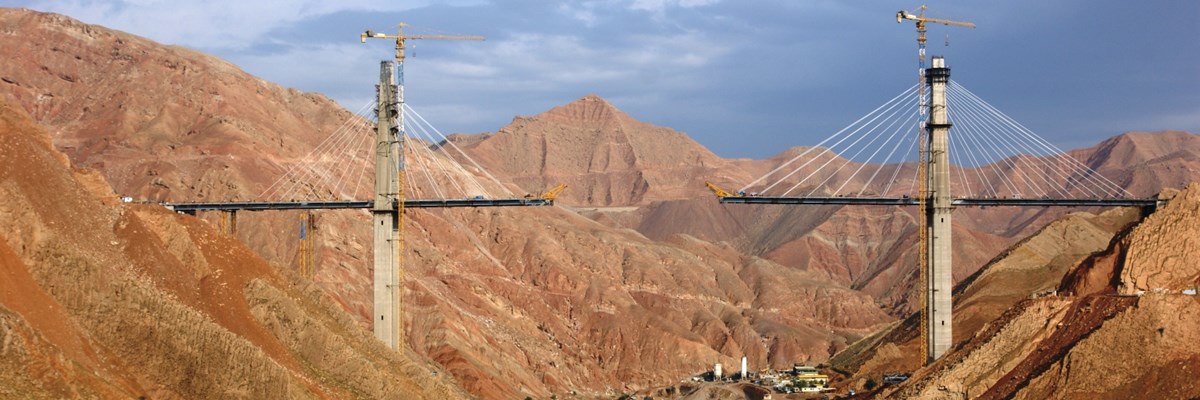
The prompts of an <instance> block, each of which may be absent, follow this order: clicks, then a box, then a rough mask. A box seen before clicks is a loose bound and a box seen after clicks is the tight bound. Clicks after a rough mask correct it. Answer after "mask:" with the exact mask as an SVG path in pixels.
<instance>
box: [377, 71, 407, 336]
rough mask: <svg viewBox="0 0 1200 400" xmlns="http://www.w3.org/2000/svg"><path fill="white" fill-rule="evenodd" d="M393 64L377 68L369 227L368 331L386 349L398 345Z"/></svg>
mask: <svg viewBox="0 0 1200 400" xmlns="http://www.w3.org/2000/svg"><path fill="white" fill-rule="evenodd" d="M393 68H394V67H393V63H392V62H390V61H384V62H382V63H381V65H380V66H379V86H378V87H377V88H376V94H377V95H378V98H377V99H376V100H377V102H376V104H378V107H379V108H378V109H377V110H376V113H377V114H376V115H377V117H378V121H377V122H376V124H375V206H374V207H373V208H371V226H372V227H373V230H374V236H375V244H374V251H375V271H374V282H375V284H374V298H375V300H374V316H373V318H372V320H373V321H372V324H371V325H372V330H373V331H374V332H375V337H376V338H378V339H379V340H381V341H383V342H384V343H385V344H387V345H388V347H390V348H392V349H397V348H398V347H399V345H400V340H399V339H400V323H399V322H400V321H399V318H400V313H399V310H398V308H399V305H400V298H399V296H400V293H401V291H400V278H399V275H400V273H399V272H400V271H399V270H398V265H397V257H399V254H398V253H399V251H398V248H399V246H400V243H399V239H398V233H399V232H398V229H397V228H398V225H399V212H398V210H397V208H396V205H395V202H396V200H397V199H398V197H399V193H398V190H397V189H398V188H397V185H398V184H397V182H396V180H397V173H398V170H397V169H398V165H400V164H399V163H400V158H399V152H400V146H399V140H398V136H399V135H398V134H399V133H400V129H399V122H397V121H396V118H397V116H398V115H399V110H400V109H399V104H398V98H397V91H396V81H395V77H394V75H393V72H392V71H393Z"/></svg>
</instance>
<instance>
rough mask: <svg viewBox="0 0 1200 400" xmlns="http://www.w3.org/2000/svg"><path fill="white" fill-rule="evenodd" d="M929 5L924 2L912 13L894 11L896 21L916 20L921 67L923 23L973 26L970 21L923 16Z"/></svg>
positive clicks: (923, 54)
mask: <svg viewBox="0 0 1200 400" xmlns="http://www.w3.org/2000/svg"><path fill="white" fill-rule="evenodd" d="M927 8H929V7H927V6H925V5H924V4H922V5H921V7H919V8H917V10H918V11H917V13H916V14H913V13H911V12H908V11H904V10H900V11H896V23H897V24H898V23H901V22H904V20H911V21H916V22H917V47H918V48H919V49H920V51H919V54H918V57H920V59H921V68H924V67H925V23H927V22H929V23H935V24H942V25H947V26H961V27H965V28H974V27H975V24H974V23H971V22H963V21H952V20H948V19H938V18H928V17H926V16H925V9H927Z"/></svg>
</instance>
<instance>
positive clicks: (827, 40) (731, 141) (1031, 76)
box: [0, 0, 1200, 158]
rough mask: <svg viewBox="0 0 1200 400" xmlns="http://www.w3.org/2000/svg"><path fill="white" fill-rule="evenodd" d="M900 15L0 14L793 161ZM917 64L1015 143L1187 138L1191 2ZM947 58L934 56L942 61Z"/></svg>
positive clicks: (969, 6)
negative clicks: (575, 109) (381, 71)
mask: <svg viewBox="0 0 1200 400" xmlns="http://www.w3.org/2000/svg"><path fill="white" fill-rule="evenodd" d="M919 4H920V3H919V2H913V1H903V2H901V1H890V0H889V1H869V2H868V1H854V2H852V1H834V0H812V1H799V0H795V1H783V0H777V1H768V0H763V1H733V0H724V1H722V0H581V1H545V0H513V1H501V0H494V1H484V0H461V1H420V0H415V1H391V0H389V1H360V0H344V1H336V2H335V1H316V0H272V1H253V0H252V1H247V0H232V1H226V0H210V1H175V0H127V1H89V0H51V1H12V0H0V5H5V6H16V7H28V8H33V9H37V10H42V11H53V12H59V13H63V14H66V15H68V16H71V17H74V18H77V19H80V20H82V21H84V22H88V23H94V24H100V25H104V26H108V27H112V28H116V29H120V30H123V31H126V32H130V33H133V34H137V35H141V36H145V37H148V38H150V39H152V40H156V41H159V42H163V43H170V44H177V45H182V46H186V47H190V48H194V49H198V50H202V51H204V52H207V53H211V54H214V55H217V56H219V57H222V58H225V59H227V60H230V61H232V62H233V63H235V64H237V65H239V66H241V67H242V68H243V69H245V70H246V71H248V72H250V73H251V74H254V75H257V76H261V77H263V78H265V79H267V80H270V81H274V82H277V83H279V84H282V85H284V86H288V87H295V88H298V89H301V90H305V91H314V92H320V93H324V94H326V95H328V96H329V97H332V98H334V99H336V100H337V101H339V102H340V103H341V104H342V105H343V106H346V107H347V108H350V109H352V110H353V109H358V108H359V107H360V106H362V105H363V104H365V103H366V102H368V101H370V99H371V97H372V96H373V95H374V94H373V91H374V83H375V81H376V80H377V79H378V62H379V60H382V59H387V58H390V57H391V56H392V42H389V41H386V40H374V41H368V43H366V44H362V43H359V40H358V34H359V32H362V31H363V30H366V29H373V30H376V31H380V32H388V33H394V32H395V27H396V24H397V23H399V22H401V21H403V22H406V23H408V24H409V28H407V30H406V33H408V34H451V35H482V36H485V37H486V38H487V39H486V41H484V42H474V41H434V40H429V41H410V42H409V44H410V45H415V46H411V47H412V48H410V50H409V52H408V56H409V58H408V60H407V63H406V66H405V68H406V69H405V74H406V78H407V79H406V88H407V90H406V93H407V99H408V102H409V104H410V105H411V106H412V107H413V108H415V109H416V110H417V111H418V112H420V113H422V114H423V115H424V116H425V118H426V119H428V120H430V121H431V122H432V123H433V124H434V125H435V126H437V127H438V128H439V129H440V130H442V131H443V132H446V133H451V132H463V133H479V132H492V131H496V130H497V129H499V128H501V127H503V126H504V125H506V124H507V123H509V122H510V121H511V120H512V118H513V117H514V116H517V115H534V114H538V113H541V112H543V111H546V110H547V109H549V108H552V107H554V106H557V105H562V104H565V103H568V102H570V101H572V100H575V99H577V98H579V97H582V96H585V95H588V94H596V95H599V96H601V97H604V98H606V99H608V100H609V101H610V102H612V103H613V104H614V105H616V106H617V107H618V108H620V109H621V110H622V111H625V112H626V113H629V114H630V115H632V116H633V117H635V118H637V119H640V120H642V121H646V122H650V123H653V124H657V125H663V126H668V127H671V128H674V129H676V130H679V131H682V132H685V133H687V134H688V135H690V136H691V137H693V138H695V139H696V140H698V141H699V142H700V143H701V144H703V145H705V146H707V147H708V148H710V149H711V150H713V151H714V152H716V153H717V154H719V155H721V156H725V157H752V158H764V157H768V156H770V155H773V154H775V153H777V152H779V151H781V150H782V149H784V148H787V147H791V146H796V145H812V144H816V143H818V142H820V141H821V139H822V138H824V137H827V136H829V135H830V134H832V133H834V132H836V131H837V130H839V129H841V128H842V127H844V126H846V125H848V124H849V123H851V122H852V121H854V120H855V119H857V118H858V117H860V116H862V115H864V114H866V113H867V112H869V111H871V110H872V109H874V108H875V107H876V106H878V105H880V104H882V103H883V102H885V101H886V100H888V99H890V98H892V97H893V96H894V95H896V94H898V93H900V92H901V91H903V90H905V89H906V88H908V87H910V86H912V85H913V84H914V83H916V81H917V75H916V74H917V69H918V68H917V56H916V33H915V32H914V26H913V24H912V23H910V22H905V23H903V24H897V23H896V21H895V13H896V11H897V10H900V9H909V10H911V9H914V8H915V7H916V6H918V5H919ZM928 4H929V11H928V16H930V17H942V18H951V19H959V20H968V21H972V22H975V23H976V24H978V28H976V29H966V28H947V27H944V26H940V25H937V26H930V29H929V39H930V40H929V53H930V54H931V55H934V54H944V55H945V56H946V58H947V62H948V64H949V66H950V67H951V68H952V69H953V79H954V80H955V81H957V82H958V83H960V84H962V85H963V86H964V87H967V88H970V89H971V90H972V91H974V92H975V93H976V94H978V95H980V96H981V97H983V98H984V99H986V100H987V101H989V102H990V103H991V104H993V105H994V106H996V107H997V108H999V109H1000V110H1003V111H1004V112H1006V113H1007V114H1009V115H1010V116H1012V117H1013V118H1015V119H1016V120H1018V121H1020V122H1021V123H1023V124H1024V125H1025V126H1027V127H1028V128H1030V129H1032V130H1033V131H1034V132H1037V133H1038V134H1040V135H1042V136H1044V137H1046V138H1047V139H1048V140H1050V141H1051V142H1053V143H1055V144H1057V145H1059V146H1060V147H1063V148H1075V147H1082V146H1088V145H1091V144H1095V143H1096V142H1098V141H1100V140H1102V139H1104V138H1107V137H1109V136H1113V135H1116V134H1119V133H1121V132H1125V131H1131V130H1137V131H1152V130H1161V129H1183V130H1188V131H1191V132H1196V133H1200V2H1198V1H1165V0H1162V1H1158V0H1151V1H1141V2H1135V1H1128V0H1061V1H1045V0H1009V1H934V0H931V1H928ZM947 42H948V43H949V46H947Z"/></svg>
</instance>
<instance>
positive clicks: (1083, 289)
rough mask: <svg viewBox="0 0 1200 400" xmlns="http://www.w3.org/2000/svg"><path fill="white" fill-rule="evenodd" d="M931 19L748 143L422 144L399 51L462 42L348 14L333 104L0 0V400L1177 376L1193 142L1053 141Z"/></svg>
mask: <svg viewBox="0 0 1200 400" xmlns="http://www.w3.org/2000/svg"><path fill="white" fill-rule="evenodd" d="M927 11H928V10H927V7H926V6H924V5H922V6H920V7H917V8H915V9H913V10H901V11H898V12H896V13H895V15H894V16H895V22H896V23H899V24H902V26H904V27H910V26H915V30H916V33H917V35H916V38H917V41H916V43H917V47H916V53H917V57H916V61H917V65H918V69H917V73H916V75H917V76H916V78H917V81H916V82H915V84H913V85H911V86H910V87H907V88H902V89H903V90H900V91H899V93H898V94H896V95H895V96H894V97H892V98H891V99H890V100H886V101H885V102H883V103H882V104H881V105H878V106H877V107H874V104H871V107H874V110H872V111H870V112H868V113H867V114H865V115H861V116H859V117H857V120H856V121H855V122H852V123H851V124H850V125H846V126H844V127H843V128H842V129H840V130H837V131H836V132H835V133H833V134H831V135H827V136H825V137H824V138H823V139H821V140H820V142H819V143H815V144H814V143H796V144H795V145H796V146H798V147H794V148H791V149H787V150H785V151H782V152H780V153H778V154H777V155H774V156H772V157H770V158H766V159H748V158H723V157H720V156H718V155H716V154H715V153H713V152H712V151H710V150H709V149H707V148H705V147H704V146H702V145H700V144H699V143H697V142H695V141H694V140H693V139H692V138H690V137H689V136H688V135H686V134H683V133H681V132H678V131H675V130H673V129H671V128H666V127H662V126H657V125H653V124H651V123H647V122H643V121H641V120H638V119H635V118H634V117H632V116H631V115H629V114H627V113H625V112H624V111H622V110H620V109H618V108H617V107H616V106H614V105H613V103H611V102H610V101H609V100H606V99H605V98H602V97H600V96H597V95H586V96H584V97H581V98H578V99H577V100H574V101H572V102H570V103H568V104H564V105H560V106H555V107H552V108H550V109H549V110H546V111H544V112H541V113H539V114H536V115H532V116H517V117H514V118H513V119H512V122H511V123H510V124H509V125H507V126H504V127H502V128H499V129H497V130H496V131H495V132H488V133H484V134H477V135H471V134H459V133H454V134H445V133H443V131H442V130H440V129H439V128H438V127H436V126H435V125H434V124H432V123H431V121H430V120H427V119H426V117H424V116H422V114H421V113H418V111H417V110H416V109H414V107H412V106H410V105H409V104H408V102H407V99H406V93H410V92H411V91H412V90H411V89H410V90H406V79H407V80H408V82H407V83H408V85H407V86H415V87H420V86H419V85H418V84H415V83H414V82H417V81H419V80H420V79H422V75H420V74H412V73H410V74H407V75H406V72H405V64H406V62H413V63H421V62H423V61H424V60H422V59H419V58H418V59H416V60H413V59H412V51H413V48H414V41H430V42H431V43H430V46H429V47H437V46H439V45H442V43H438V42H441V41H455V42H457V41H462V42H483V43H475V44H474V45H480V46H483V45H487V44H488V43H489V42H486V41H485V38H484V37H483V36H475V35H457V34H442V33H430V34H425V33H412V32H410V31H409V30H407V29H409V28H410V27H409V26H408V25H407V24H405V23H400V24H399V25H397V26H396V30H395V33H394V34H393V33H392V32H386V33H385V32H378V31H375V30H365V31H363V32H361V33H360V34H359V35H358V36H359V37H358V39H359V40H358V45H359V46H362V48H366V49H369V51H371V52H378V51H379V50H381V49H382V47H380V46H376V44H379V43H387V44H388V45H390V47H391V49H390V50H391V51H390V52H388V53H386V54H387V58H386V59H384V60H381V61H379V62H378V64H377V65H371V66H366V65H364V66H356V69H357V68H359V67H361V69H362V70H364V71H366V70H370V71H371V72H372V74H373V75H374V74H376V73H377V75H376V76H377V80H376V83H375V85H374V88H373V94H372V96H371V99H370V100H369V101H367V102H366V103H365V104H363V105H362V106H361V107H360V108H358V109H357V110H350V109H345V108H342V107H340V106H339V105H338V104H337V103H336V102H334V101H333V100H331V99H329V98H327V97H324V96H322V95H319V94H313V93H304V92H300V91H298V90H296V89H285V88H283V87H281V86H278V85H274V84H271V83H269V82H266V81H265V80H262V79H261V78H257V77H254V76H252V75H250V74H248V73H246V72H243V71H241V70H239V69H237V68H236V67H232V64H230V63H227V62H224V61H221V60H219V59H217V58H215V57H213V56H210V55H207V54H203V53H200V52H196V51H192V50H188V49H186V48H182V47H178V46H165V45H160V44H158V43H155V42H152V41H150V40H148V39H145V38H141V37H137V36H134V35H131V34H128V33H124V32H121V31H116V30H111V29H108V28H104V27H101V26H98V25H89V24H85V23H82V22H79V21H76V20H73V19H71V18H69V17H66V16H63V15H58V14H52V13H44V12H39V11H33V10H26V9H20V10H17V9H0V21H4V25H5V26H8V27H11V28H9V29H8V31H11V32H22V35H23V37H22V38H17V37H15V36H13V35H9V36H6V38H5V37H0V47H3V48H6V49H20V50H19V51H17V50H14V52H13V53H12V54H15V55H16V56H14V57H12V58H10V59H9V60H7V61H5V62H4V63H3V64H0V79H2V80H3V84H0V89H3V90H0V93H3V94H4V97H3V100H0V127H2V128H3V129H2V130H0V131H2V132H3V133H4V135H5V138H4V142H5V143H7V145H6V146H3V147H0V179H2V180H0V193H3V194H4V195H5V196H4V197H5V198H6V199H7V200H6V201H5V202H0V218H2V220H3V221H4V222H5V225H6V226H9V229H7V230H3V231H0V239H3V240H0V261H2V263H0V265H2V266H3V267H4V269H3V271H2V273H3V276H4V278H3V279H0V289H3V290H2V291H0V295H2V296H0V328H2V329H0V343H4V344H3V345H2V346H0V354H5V357H4V359H5V360H6V361H5V362H0V386H2V387H3V388H0V398H62V397H88V398H131V397H133V398H138V397H142V398H208V397H232V398H488V399H492V398H495V399H501V398H531V399H535V398H536V399H543V398H554V399H564V398H636V399H700V398H705V399H743V398H745V399H766V398H769V399H800V398H913V397H920V398H1049V397H1053V398H1081V397H1087V398H1125V397H1123V396H1136V395H1138V394H1146V393H1155V394H1161V395H1162V396H1164V397H1188V396H1195V395H1200V386H1197V384H1195V383H1189V382H1191V380H1190V379H1188V377H1189V376H1191V375H1192V374H1193V373H1194V371H1193V369H1194V368H1200V361H1198V360H1200V354H1196V352H1195V351H1194V350H1188V349H1189V348H1191V346H1189V345H1188V344H1189V343H1191V342H1192V340H1193V339H1195V338H1192V336H1195V335H1196V333H1195V332H1194V330H1193V329H1189V328H1188V327H1189V326H1193V325H1194V324H1195V323H1196V322H1200V303H1197V299H1196V297H1195V293H1196V290H1197V287H1200V269H1197V267H1196V266H1192V265H1188V264H1187V263H1186V262H1185V261H1184V260H1188V259H1190V258H1191V257H1192V256H1198V255H1200V254H1197V253H1198V252H1200V243H1196V242H1195V240H1196V239H1194V238H1196V237H1200V225H1197V224H1193V223H1191V222H1189V221H1195V220H1196V219H1195V218H1193V217H1195V215H1193V214H1196V213H1197V210H1200V207H1197V206H1196V205H1197V204H1200V187H1198V186H1196V185H1195V184H1194V182H1195V181H1196V178H1197V177H1200V164H1198V163H1197V162H1196V160H1197V159H1200V156H1198V155H1197V154H1196V151H1197V150H1196V149H1200V136H1197V135H1195V134H1192V133H1188V132H1183V131H1162V132H1153V133H1125V134H1121V135H1118V136H1114V137H1112V138H1109V139H1107V140H1104V141H1103V142H1101V143H1099V144H1095V145H1094V146H1091V147H1086V148H1077V149H1070V150H1063V149H1061V148H1059V147H1058V145H1056V144H1055V141H1054V140H1050V139H1047V138H1046V137H1044V136H1042V135H1040V134H1038V133H1036V132H1034V131H1033V130H1031V129H1029V128H1028V127H1027V126H1026V125H1025V124H1023V123H1021V122H1018V121H1017V119H1016V118H1014V117H1012V116H1010V115H1008V114H1005V113H1004V112H1003V111H1001V110H1000V109H999V107H997V106H996V105H993V104H992V103H989V102H988V101H986V100H985V99H984V98H983V97H981V96H980V95H978V94H977V93H980V92H982V91H980V92H976V91H973V90H970V89H968V88H967V87H965V86H964V84H963V83H960V82H958V81H956V80H952V79H951V66H952V64H953V62H954V60H955V59H954V58H952V57H951V56H950V55H945V56H943V55H932V56H928V57H927V55H926V52H927V44H928V42H929V41H930V40H929V39H928V38H927V36H929V32H928V30H929V28H930V27H932V26H938V27H941V28H946V29H995V28H988V27H987V26H985V25H982V24H981V26H979V27H976V24H975V23H973V22H970V21H968V20H967V19H962V20H960V19H949V18H935V17H933V16H932V15H934V14H933V13H929V15H927ZM888 22H889V23H890V21H888ZM906 34H907V33H906ZM945 43H946V45H947V46H948V45H949V39H948V36H947V39H946V40H945ZM463 44H464V45H468V44H470V43H463ZM421 48H422V49H423V51H424V49H425V48H426V47H425V46H424V45H422V47H421ZM431 51H432V50H431ZM435 54H436V53H435ZM435 60H436V59H435ZM956 71H957V70H956ZM114 72H115V73H114ZM955 76H957V73H956V75H955ZM147 77H149V78H147ZM366 89H370V88H363V90H364V91H365V90H366ZM875 103H876V104H877V102H875ZM864 108H870V107H864ZM49 199H54V201H49ZM1189 338H1190V339H1189ZM1128 343H1141V345H1140V347H1139V351H1138V352H1128V351H1124V352H1123V351H1122V349H1125V350H1128V349H1126V347H1127V346H1128ZM1111 365H1127V366H1129V365H1132V366H1137V367H1138V368H1123V372H1120V373H1115V372H1114V373H1113V375H1111V376H1113V377H1120V379H1116V378H1114V379H1108V380H1104V381H1103V382H1099V381H1097V380H1096V379H1090V378H1086V377H1081V376H1082V375H1095V374H1091V373H1092V372H1097V371H1109V372H1111V371H1110V370H1111ZM701 371H702V372H701ZM1073 371H1074V372H1073ZM1189 371H1190V372H1189Z"/></svg>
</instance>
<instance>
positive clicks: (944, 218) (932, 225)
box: [923, 57, 954, 364]
mask: <svg viewBox="0 0 1200 400" xmlns="http://www.w3.org/2000/svg"><path fill="white" fill-rule="evenodd" d="M932 61H933V62H932V66H931V67H930V68H928V69H926V70H925V82H926V84H928V85H929V121H928V122H927V123H926V124H925V129H926V130H927V131H928V135H927V138H928V144H927V147H926V148H928V149H929V161H928V162H929V164H928V167H927V171H929V172H928V174H927V175H926V179H927V184H926V187H927V188H929V195H928V196H929V197H928V199H927V201H926V202H925V210H923V211H924V213H923V214H924V216H925V218H926V224H925V226H926V229H927V231H926V235H927V236H926V237H927V238H928V239H929V240H927V241H926V246H928V247H927V248H926V249H925V252H926V259H927V260H928V262H927V264H926V268H928V270H927V271H925V274H924V275H925V279H926V280H927V281H926V282H925V285H924V286H925V290H926V292H925V293H924V294H923V295H924V296H925V315H926V316H927V317H926V318H925V324H926V325H925V331H926V332H927V334H926V339H925V340H926V343H925V344H926V349H928V351H927V353H926V355H925V356H926V360H925V361H926V363H927V364H928V363H932V362H933V361H934V360H937V359H938V358H940V357H941V356H942V354H946V352H947V351H949V350H950V346H951V345H953V344H954V342H953V341H954V336H953V334H952V333H953V330H952V327H951V323H952V321H953V319H952V318H951V317H952V316H951V308H952V307H953V304H952V302H951V299H950V292H951V291H952V290H953V288H954V280H953V278H952V276H951V271H952V268H951V263H950V260H951V256H952V253H951V250H950V238H951V234H950V233H951V232H950V214H951V213H952V212H953V211H954V206H953V205H952V203H951V202H952V201H953V198H952V197H950V159H949V153H948V151H949V140H950V126H951V124H950V121H949V118H948V117H947V115H946V83H947V82H949V81H950V68H948V67H946V61H945V59H944V58H942V57H934V58H933V60H932Z"/></svg>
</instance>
